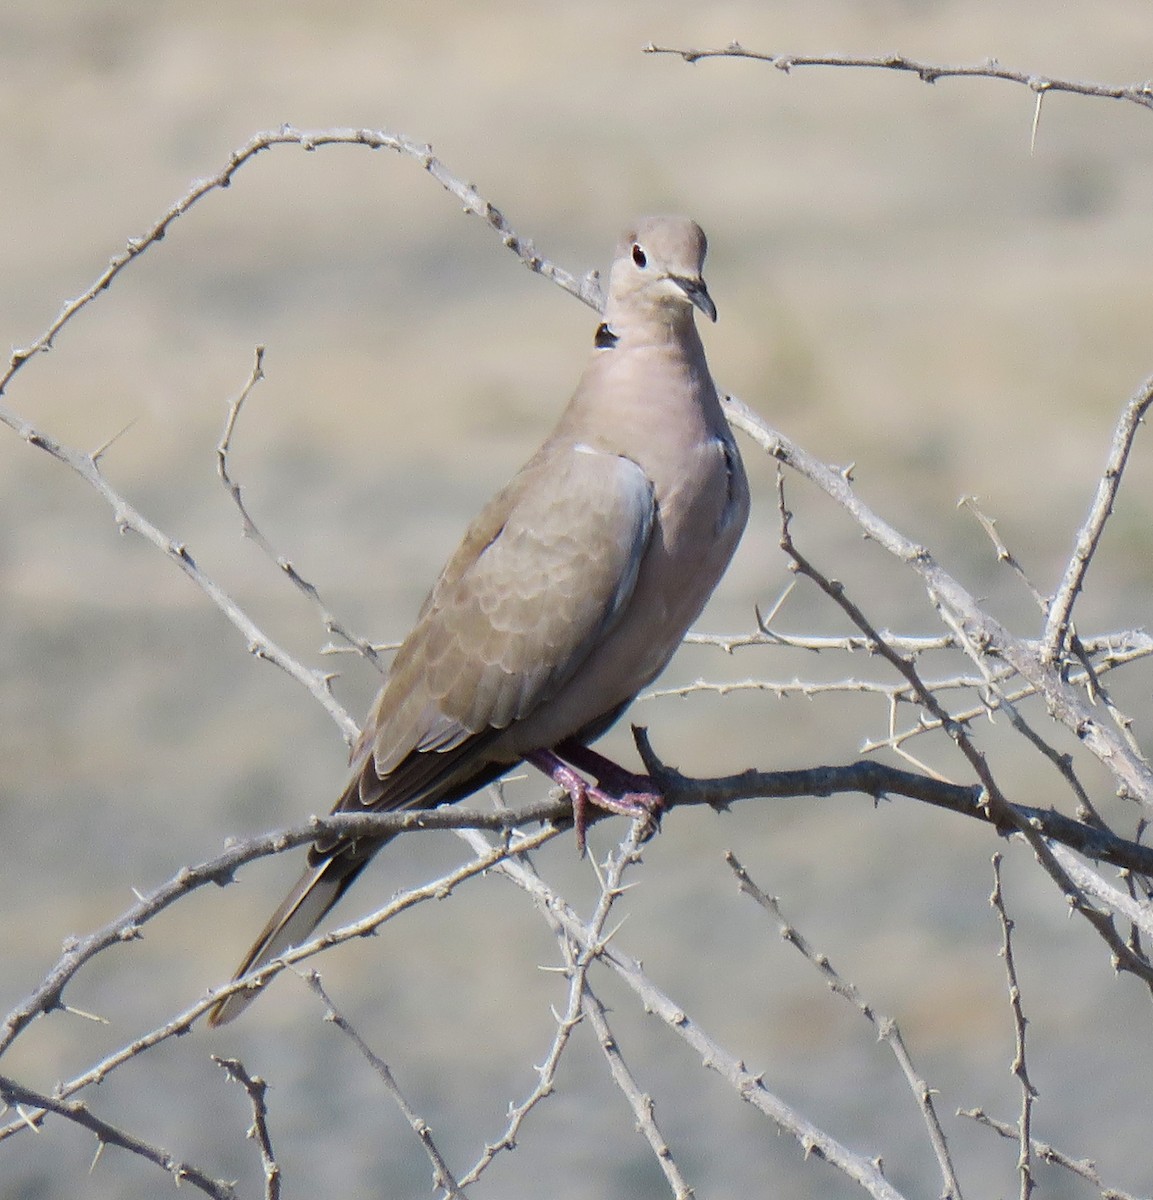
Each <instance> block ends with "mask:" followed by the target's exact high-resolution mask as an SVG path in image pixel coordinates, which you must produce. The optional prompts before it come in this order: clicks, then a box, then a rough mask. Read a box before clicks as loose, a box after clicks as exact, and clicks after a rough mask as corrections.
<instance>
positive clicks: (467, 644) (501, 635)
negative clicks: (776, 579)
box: [210, 217, 749, 1025]
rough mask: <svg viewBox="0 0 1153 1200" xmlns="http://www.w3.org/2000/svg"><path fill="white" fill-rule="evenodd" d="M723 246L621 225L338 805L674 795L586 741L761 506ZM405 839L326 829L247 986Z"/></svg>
mask: <svg viewBox="0 0 1153 1200" xmlns="http://www.w3.org/2000/svg"><path fill="white" fill-rule="evenodd" d="M706 248H707V243H706V239H705V235H704V233H703V231H702V230H701V229H700V227H699V226H698V225H697V224H696V223H695V222H693V221H691V220H689V219H687V218H685V217H648V218H645V219H643V220H640V221H638V222H637V223H636V224H635V225H634V226H633V227H631V228H630V229H629V230H627V231H626V232H625V233H624V235H623V236H622V238H621V240H620V243H619V245H618V247H617V252H616V256H615V258H614V260H613V264H612V269H611V272H610V274H609V280H608V289H607V299H606V303H605V308H604V312H603V319H602V320H601V323H600V324H599V325H598V326H597V328H596V331H595V334H594V338H593V349H592V354H591V357H590V359H589V361H588V363H587V365H586V366H585V368H584V371H583V373H582V375H581V377H580V380H579V382H578V384H577V387H576V390H575V392H574V393H573V395H572V398H571V400H570V401H569V403H568V405H567V407H566V408H565V409H564V411H563V413H562V414H561V416H560V419H559V421H558V422H557V424H556V427H555V428H554V430H553V432H552V433H551V434H550V435H549V437H548V438H547V440H546V441H545V442H544V444H543V445H542V446H541V447H540V449H539V450H538V451H537V452H536V453H535V454H534V455H533V456H532V458H531V459H529V461H528V462H527V463H526V464H525V466H524V467H523V468H521V470H520V471H519V472H518V473H517V474H516V475H515V476H514V477H513V479H512V480H511V481H510V482H509V483H508V484H507V485H506V486H505V487H504V488H503V489H502V490H501V491H499V492H497V494H496V495H495V496H494V497H493V498H492V500H490V501H489V503H488V504H487V505H486V506H485V508H484V509H483V510H482V512H481V513H480V515H479V516H478V517H477V518H476V519H475V520H474V521H473V523H472V524H471V526H469V528H468V530H467V532H466V533H465V535H464V539H463V540H462V542H461V543H460V546H459V547H458V548H457V550H456V551H455V553H454V554H453V555H452V556H451V558H450V559H449V560H448V563H447V565H446V566H445V567H444V569H443V571H442V572H441V574H440V577H439V578H438V579H437V581H436V583H435V584H434V585H433V587H432V590H431V592H430V593H429V595H428V598H427V599H426V600H425V602H424V606H423V607H422V609H421V610H420V613H419V615H418V617H417V620H416V624H415V625H414V626H413V628H412V631H411V633H409V635H408V637H407V638H406V639H405V640H404V642H403V644H402V645H401V647H400V649H399V650H398V651H397V653H396V656H395V658H394V659H393V662H392V664H391V667H390V670H389V672H388V675H387V677H386V678H385V681H384V683H383V685H382V687H381V689H380V693H379V695H378V696H377V698H376V701H375V703H374V704H373V707H372V710H371V713H370V714H369V717H368V720H367V722H366V724H365V726H364V731H363V733H362V734H361V736H360V738H359V740H358V741H357V743H356V745H355V746H354V747H353V751H352V765H351V777H350V779H349V782H348V785H347V787H346V788H345V789H344V791H343V792H342V793H341V795H340V798H339V799H338V800H337V802H336V804H335V806H334V808H333V811H334V812H360V811H370V812H389V811H395V810H400V809H418V808H431V807H435V806H437V805H440V804H449V803H453V802H455V801H458V800H461V799H463V798H464V797H466V796H468V795H470V794H472V793H473V792H475V791H477V790H478V789H479V788H481V787H483V786H484V785H486V784H488V783H490V782H492V781H494V780H496V779H498V778H499V777H500V776H501V775H503V774H504V773H506V772H507V771H508V770H510V769H511V768H512V767H513V766H515V765H517V764H518V763H520V762H528V763H530V764H532V765H533V766H535V767H538V768H539V769H540V770H542V771H543V772H545V774H547V775H548V776H549V777H550V778H551V779H553V780H554V782H556V783H558V784H559V785H560V786H562V787H563V788H564V789H565V790H566V791H567V792H568V794H569V795H570V797H571V798H572V800H573V804H574V815H575V819H576V823H577V828H578V837H581V838H582V839H583V817H582V813H584V812H586V811H587V809H586V806H587V805H588V804H595V805H598V806H600V807H604V808H607V809H609V810H610V811H613V812H624V813H641V812H644V811H646V810H656V809H659V805H660V799H661V797H660V794H659V789H658V788H657V786H656V784H655V782H654V781H653V780H651V779H649V778H648V777H647V776H637V775H633V774H632V773H630V772H628V771H626V770H624V769H623V768H620V767H618V766H617V765H616V764H614V763H612V762H611V761H609V760H608V759H605V758H603V757H602V756H601V755H599V754H598V753H597V752H596V751H594V750H592V749H591V748H590V745H589V744H590V743H591V742H594V741H595V740H596V739H597V738H598V737H600V736H601V735H602V734H603V733H604V732H605V731H606V730H607V729H608V728H609V727H610V726H611V725H612V724H613V723H614V722H615V721H616V720H617V719H618V718H619V717H620V716H621V714H622V713H623V712H624V710H625V709H626V708H627V707H628V705H629V704H630V702H631V701H632V700H633V698H634V697H635V696H636V694H637V693H638V692H639V691H640V690H641V689H642V688H644V687H645V686H646V685H648V684H649V683H650V682H651V681H652V680H653V679H655V678H656V677H657V675H659V674H660V672H661V671H662V670H663V669H664V667H665V665H666V664H667V663H668V661H669V659H670V658H671V657H672V656H673V654H674V652H675V651H676V649H677V647H678V646H679V645H680V643H681V641H682V639H683V637H684V635H685V633H686V632H687V630H688V628H689V626H690V625H691V624H692V622H693V621H694V620H695V619H696V618H697V616H698V615H699V614H700V612H701V610H702V608H703V607H704V605H705V603H706V602H707V601H708V599H709V597H710V596H711V595H712V593H713V590H714V589H715V587H716V586H717V583H718V582H719V580H720V578H721V576H722V575H723V573H724V571H725V569H726V568H727V566H728V564H729V561H730V559H731V558H732V555H733V552H734V551H735V549H736V547H737V543H738V542H739V540H740V537H741V534H742V532H743V531H744V527H745V523H746V520H747V518H748V512H749V489H748V482H747V480H746V477H745V471H744V467H743V464H742V462H741V456H740V453H739V452H738V450H737V446H736V442H735V441H734V439H733V436H732V433H731V431H730V429H729V427H728V424H727V423H726V421H725V417H724V413H723V411H722V409H721V404H720V400H719V397H718V394H717V389H716V386H715V384H714V382H713V379H712V376H711V374H710V372H709V367H708V363H707V362H706V360H705V352H704V347H703V346H702V344H701V339H700V336H699V334H698V332H697V328H696V323H695V320H694V313H695V312H696V311H699V312H701V313H703V314H704V315H705V316H707V317H708V318H709V320H710V321H715V320H716V317H717V310H716V306H715V305H714V303H713V301H712V298H711V297H710V295H709V292H708V289H707V288H706V286H705V281H704V279H703V278H702V275H701V270H702V266H703V263H704V258H705V252H706ZM510 352H511V353H515V347H511V348H510ZM582 772H584V773H588V774H592V775H593V776H595V778H596V779H597V783H596V784H593V783H591V782H589V781H588V780H587V779H586V778H585V774H583V773H582ZM388 840H389V839H388V838H375V839H365V838H361V839H357V840H356V841H339V840H335V839H333V840H323V839H322V840H319V841H317V842H316V843H314V844H313V845H312V846H311V847H310V848H309V851H308V865H307V869H306V870H305V872H304V875H303V876H302V877H301V879H300V881H299V882H298V883H297V884H296V886H295V887H294V888H293V889H292V891H291V892H290V893H289V894H288V896H287V897H286V898H285V900H284V902H283V903H282V904H281V906H280V907H279V908H278V909H277V910H276V912H275V913H274V914H273V915H272V917H271V918H270V919H269V922H268V924H267V926H266V927H265V929H264V931H263V932H262V933H261V934H260V936H259V937H258V938H257V940H256V942H255V943H254V945H253V946H252V948H251V950H250V951H249V953H248V954H247V956H246V957H245V959H244V961H243V962H242V963H241V965H240V967H239V968H238V969H237V972H236V974H235V976H234V977H233V978H234V980H237V979H240V978H241V977H243V976H244V975H247V974H248V973H249V972H251V971H254V970H258V969H259V968H260V967H262V966H264V965H265V964H266V963H268V962H271V961H272V960H273V959H275V958H276V957H278V956H279V955H280V954H282V953H284V951H285V950H286V949H288V948H290V947H292V946H294V945H299V944H300V943H301V942H302V941H303V940H304V939H305V938H306V937H307V936H308V934H310V933H311V932H312V930H313V929H314V928H315V927H316V925H317V924H318V923H319V922H320V921H321V920H322V919H323V918H324V917H325V915H326V914H327V913H328V912H329V910H330V909H331V908H332V907H333V905H335V904H336V903H337V901H338V900H340V898H341V897H342V896H343V895H344V893H345V892H346V891H347V890H348V888H349V887H350V886H351V885H352V884H353V882H355V880H356V878H357V877H358V876H359V875H360V872H361V871H362V870H363V869H364V867H365V866H366V865H367V864H368V862H369V860H370V859H371V858H372V857H373V855H375V854H376V852H377V851H378V850H379V849H380V848H381V847H382V846H383V845H384V844H385V843H386V842H387V841H388ZM582 844H583V843H582ZM258 991H259V988H258V987H253V988H248V989H239V990H237V991H236V992H234V993H232V994H231V995H229V996H227V997H225V998H223V999H222V1000H220V1001H219V1002H218V1003H217V1004H216V1005H215V1007H214V1008H213V1010H212V1012H211V1014H210V1023H211V1024H212V1025H222V1024H224V1023H226V1022H228V1021H231V1020H232V1019H233V1018H235V1017H236V1016H237V1015H238V1014H239V1013H240V1012H241V1011H242V1010H243V1009H244V1008H246V1007H247V1006H248V1004H249V1003H250V1002H251V1001H252V1000H253V999H254V998H255V995H256V994H257V992H258Z"/></svg>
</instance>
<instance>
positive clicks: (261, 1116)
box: [212, 1054, 280, 1200]
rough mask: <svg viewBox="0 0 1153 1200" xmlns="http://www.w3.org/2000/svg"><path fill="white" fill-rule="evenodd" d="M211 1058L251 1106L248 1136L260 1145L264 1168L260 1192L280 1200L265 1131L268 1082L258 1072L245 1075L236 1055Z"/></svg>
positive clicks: (270, 1199)
mask: <svg viewBox="0 0 1153 1200" xmlns="http://www.w3.org/2000/svg"><path fill="white" fill-rule="evenodd" d="M212 1061H213V1062H214V1063H216V1064H217V1065H218V1066H221V1067H223V1068H224V1071H225V1074H227V1076H228V1078H229V1079H232V1080H235V1081H236V1082H237V1083H239V1084H240V1086H241V1087H242V1088H244V1091H245V1093H246V1094H247V1096H248V1101H249V1103H250V1104H251V1105H252V1128H251V1129H249V1131H248V1136H249V1137H250V1138H252V1140H253V1141H255V1142H256V1144H257V1146H258V1147H259V1148H260V1165H261V1167H262V1168H263V1169H264V1195H265V1197H266V1200H280V1167H279V1165H278V1164H277V1161H276V1155H275V1154H274V1153H273V1152H272V1135H271V1134H270V1133H269V1130H268V1105H267V1104H266V1103H265V1102H264V1097H265V1095H266V1093H267V1092H268V1084H267V1083H265V1082H264V1080H263V1079H261V1078H260V1076H259V1075H249V1073H248V1071H247V1070H245V1067H244V1064H243V1063H242V1062H241V1061H240V1059H238V1058H221V1057H220V1056H219V1055H217V1054H214V1055H213V1056H212Z"/></svg>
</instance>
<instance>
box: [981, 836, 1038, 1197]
mask: <svg viewBox="0 0 1153 1200" xmlns="http://www.w3.org/2000/svg"><path fill="white" fill-rule="evenodd" d="M989 903H990V904H991V905H992V906H993V908H994V909H996V911H997V918H998V920H999V921H1000V922H1001V958H1002V959H1003V960H1004V963H1005V975H1006V977H1007V979H1008V982H1009V1010H1010V1011H1011V1012H1012V1014H1013V1037H1014V1044H1015V1052H1014V1054H1013V1064H1012V1067H1011V1068H1010V1069H1011V1070H1012V1072H1013V1074H1014V1075H1015V1076H1016V1077H1017V1082H1018V1083H1020V1085H1021V1116H1020V1117H1019V1118H1018V1121H1017V1138H1018V1143H1019V1145H1020V1154H1019V1155H1018V1158H1017V1171H1018V1173H1019V1174H1020V1176H1021V1192H1020V1195H1021V1200H1029V1197H1030V1196H1032V1194H1033V1188H1034V1187H1035V1186H1036V1181H1035V1180H1034V1179H1033V1136H1032V1130H1033V1101H1034V1100H1036V1099H1037V1089H1036V1088H1035V1087H1034V1086H1033V1084H1032V1082H1031V1081H1030V1079H1029V1068H1028V1065H1027V1064H1026V1062H1025V1025H1026V1020H1025V1009H1024V1006H1023V1005H1022V1004H1021V985H1020V983H1018V981H1017V964H1016V962H1015V961H1014V959H1013V921H1012V919H1011V918H1010V916H1009V914H1008V912H1007V911H1006V909H1005V894H1004V892H1003V891H1002V890H1001V855H1000V854H999V853H998V854H994V855H993V893H992V895H991V896H990V897H989Z"/></svg>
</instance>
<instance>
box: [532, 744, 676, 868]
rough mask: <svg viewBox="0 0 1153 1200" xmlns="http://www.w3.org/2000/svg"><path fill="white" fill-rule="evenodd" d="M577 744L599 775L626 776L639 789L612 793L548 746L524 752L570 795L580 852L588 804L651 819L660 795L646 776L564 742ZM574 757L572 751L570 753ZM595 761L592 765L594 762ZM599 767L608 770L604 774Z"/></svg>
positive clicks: (585, 761) (587, 764)
mask: <svg viewBox="0 0 1153 1200" xmlns="http://www.w3.org/2000/svg"><path fill="white" fill-rule="evenodd" d="M574 748H578V749H580V750H582V751H584V753H583V754H582V755H580V757H581V759H582V765H584V766H585V767H586V769H588V770H592V771H593V772H594V774H596V775H597V777H598V779H600V778H604V777H606V776H609V775H612V776H614V779H615V782H622V781H625V780H627V783H629V784H636V785H639V787H640V790H637V791H629V790H625V791H622V792H621V793H620V794H618V795H612V794H611V793H609V792H606V791H605V790H604V789H603V788H600V787H598V786H596V785H594V784H591V783H589V782H588V780H587V779H585V778H584V777H583V776H582V775H581V774H580V773H579V772H578V771H576V770H575V769H574V768H573V767H570V766H569V765H568V763H566V762H564V761H562V760H561V759H560V758H558V757H557V755H556V754H554V753H553V752H552V751H551V750H533V751H532V752H531V753H529V754H526V755H525V761H526V762H530V763H532V765H533V766H534V767H536V768H537V770H538V771H543V772H544V773H545V774H546V775H547V776H548V777H549V778H550V779H551V780H552V781H553V782H554V783H555V784H557V785H558V786H559V787H562V788H564V790H565V791H566V792H568V794H569V796H570V798H571V799H572V808H573V824H574V825H575V827H576V835H577V847H578V848H579V850H580V852H581V854H582V855H583V854H584V852H585V831H586V829H587V828H588V808H589V805H590V804H594V805H596V807H597V808H603V809H604V810H605V811H606V812H611V813H619V814H621V815H622V816H628V817H648V818H650V819H652V818H653V817H655V815H656V814H657V813H659V811H660V808H661V804H662V802H663V797H662V796H661V794H660V793H659V792H657V791H655V790H654V788H653V781H652V780H651V779H649V778H648V777H647V776H642V775H633V774H631V773H630V772H628V771H625V770H624V769H623V768H622V767H618V766H617V765H616V763H613V762H610V761H609V760H608V759H607V758H603V757H602V756H601V755H599V754H597V753H596V752H595V751H592V750H588V749H587V747H584V746H580V747H577V746H576V743H566V744H565V749H566V751H567V750H571V749H574ZM573 757H574V758H575V757H576V756H575V755H574V756H573ZM594 764H595V765H594ZM601 767H607V768H609V770H607V771H605V772H604V773H603V774H602V772H601Z"/></svg>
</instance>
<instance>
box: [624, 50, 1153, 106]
mask: <svg viewBox="0 0 1153 1200" xmlns="http://www.w3.org/2000/svg"><path fill="white" fill-rule="evenodd" d="M642 50H643V52H644V53H645V54H675V55H678V56H679V57H680V58H683V59H684V60H685V62H687V63H696V62H700V61H701V60H702V59H706V58H750V59H755V60H757V61H758V62H765V63H768V64H769V65H770V66H774V67H776V68H777V70H778V71H783V72H784V73H785V74H786V75H787V74H788V73H789V72H790V71H792V70H793V69H794V68H795V67H856V68H858V69H860V68H863V69H866V70H883V71H908V72H910V73H911V74H913V75H916V76H917V77H918V78H919V79H920V80H921V81H922V82H923V83H936V82H937V80H939V79H1003V80H1005V81H1006V82H1008V83H1019V84H1021V85H1022V86H1024V87H1027V88H1028V89H1029V90H1030V91H1032V92H1034V93H1035V94H1037V95H1041V94H1042V93H1045V92H1071V93H1072V94H1074V95H1077V96H1095V97H1098V98H1100V99H1103V100H1128V101H1130V102H1131V103H1133V104H1139V105H1141V107H1142V108H1153V84H1151V83H1149V82H1148V81H1146V82H1145V83H1133V84H1127V85H1124V86H1116V85H1113V84H1107V83H1078V82H1075V81H1073V80H1070V79H1053V78H1051V77H1049V76H1044V75H1034V74H1032V73H1031V72H1028V71H1013V70H1010V69H1009V68H1008V67H1002V66H1001V64H1000V63H998V62H997V60H996V59H995V58H989V59H986V60H985V61H984V62H983V63H975V64H973V65H972V66H968V67H963V66H946V65H943V64H938V63H926V62H918V61H917V60H916V59H913V58H906V57H905V55H903V54H883V55H878V56H876V57H871V58H868V57H866V58H860V57H853V56H850V55H846V54H819V55H818V54H765V53H761V52H758V51H756V50H746V49H745V48H744V47H743V46H742V45H741V44H740V43H739V42H730V43H729V44H728V45H727V46H722V47H720V48H719V49H716V50H680V49H674V48H673V47H671V46H657V45H654V44H653V43H652V42H649V44H648V45H647V46H644V47H642ZM1034 123H1036V118H1034Z"/></svg>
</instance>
